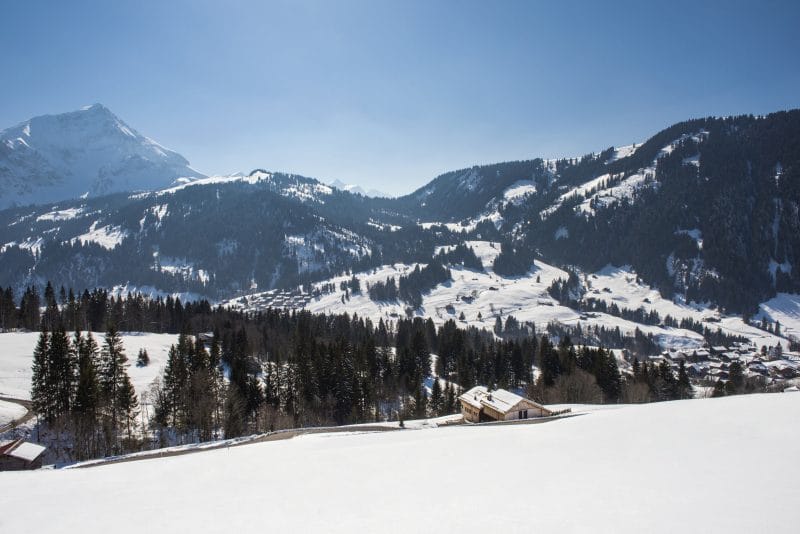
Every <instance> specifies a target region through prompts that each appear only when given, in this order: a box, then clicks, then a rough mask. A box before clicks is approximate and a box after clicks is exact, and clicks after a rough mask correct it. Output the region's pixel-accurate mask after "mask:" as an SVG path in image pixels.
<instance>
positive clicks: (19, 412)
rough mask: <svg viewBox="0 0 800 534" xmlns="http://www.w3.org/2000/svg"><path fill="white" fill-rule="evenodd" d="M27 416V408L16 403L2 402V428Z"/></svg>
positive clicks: (0, 409) (0, 405)
mask: <svg viewBox="0 0 800 534" xmlns="http://www.w3.org/2000/svg"><path fill="white" fill-rule="evenodd" d="M24 415H25V408H24V407H23V406H20V405H19V404H16V403H14V402H8V401H4V400H0V427H2V426H3V425H5V424H8V423H10V422H11V421H14V420H16V419H19V418H20V417H22V416H24Z"/></svg>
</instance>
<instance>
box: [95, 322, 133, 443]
mask: <svg viewBox="0 0 800 534" xmlns="http://www.w3.org/2000/svg"><path fill="white" fill-rule="evenodd" d="M127 363H128V357H127V356H126V355H125V348H124V347H123V345H122V338H121V337H120V335H119V332H118V331H117V329H116V327H115V326H114V325H113V323H111V324H110V325H109V327H108V329H107V330H106V336H105V341H104V342H103V348H102V350H101V351H100V369H99V371H100V372H99V378H100V380H99V381H100V390H101V392H102V398H103V405H104V407H105V412H106V416H107V417H109V419H110V421H109V422H110V431H111V442H112V446H113V447H114V448H115V449H116V447H117V446H118V442H117V432H118V430H119V425H120V423H121V422H124V423H126V426H127V424H128V422H129V420H130V417H131V413H132V412H131V411H130V410H132V409H133V408H135V405H134V404H133V403H132V402H130V393H131V390H130V389H129V384H130V378H129V377H128V371H127ZM134 401H135V397H134Z"/></svg>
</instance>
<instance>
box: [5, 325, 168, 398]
mask: <svg viewBox="0 0 800 534" xmlns="http://www.w3.org/2000/svg"><path fill="white" fill-rule="evenodd" d="M92 335H93V336H94V338H95V341H97V344H98V345H99V346H100V347H101V348H102V345H103V339H104V338H105V335H104V334H103V333H97V332H95V333H93V334H92ZM38 339H39V334H38V332H11V333H4V334H0V395H5V396H8V397H12V398H16V399H30V387H31V364H32V363H33V349H34V347H35V346H36V342H37V340H38ZM176 342H177V336H176V335H173V334H139V333H123V334H122V344H123V346H124V347H125V354H126V355H127V356H128V363H130V367H129V368H128V374H129V375H130V377H131V382H133V387H134V388H135V389H136V393H137V394H141V393H143V392H144V391H147V388H148V386H149V385H150V383H151V382H152V381H153V379H155V377H156V376H158V375H159V374H160V372H161V369H162V368H163V367H164V365H165V364H166V362H167V352H168V351H169V347H170V345H172V344H173V343H176ZM142 348H143V349H145V350H146V351H147V354H148V356H150V365H148V366H147V367H136V365H135V364H136V355H137V354H138V353H139V349H142Z"/></svg>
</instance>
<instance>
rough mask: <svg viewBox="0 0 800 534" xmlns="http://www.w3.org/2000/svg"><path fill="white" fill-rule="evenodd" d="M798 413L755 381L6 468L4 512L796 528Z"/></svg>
mask: <svg viewBox="0 0 800 534" xmlns="http://www.w3.org/2000/svg"><path fill="white" fill-rule="evenodd" d="M798 417H800V396H798V395H797V394H790V393H784V394H774V395H751V396H741V397H729V398H723V399H704V400H691V401H677V402H669V403H660V404H650V405H638V406H620V407H619V408H618V409H609V410H598V411H593V412H592V413H589V414H587V415H582V416H580V417H574V418H570V419H565V420H561V421H556V422H552V423H546V424H536V425H514V426H480V427H476V426H456V427H446V428H434V429H426V430H406V431H396V432H381V433H358V432H353V433H351V434H318V435H307V436H301V437H297V438H294V439H290V440H286V441H275V442H266V443H259V444H253V445H245V446H241V447H232V448H229V449H218V450H214V451H208V452H200V453H196V454H190V455H185V456H176V457H171V458H163V459H151V460H144V461H139V462H132V463H120V464H115V465H109V466H104V467H94V468H89V469H78V470H57V471H47V470H44V471H38V472H10V473H2V474H0V479H2V487H4V488H14V491H7V492H5V494H4V495H3V510H4V511H5V512H7V513H3V514H2V515H0V526H1V527H2V529H3V530H4V531H8V532H17V533H26V532H40V531H41V525H42V524H49V523H50V522H51V521H54V522H57V524H58V530H59V531H60V532H64V533H72V532H105V531H107V530H108V528H109V525H113V526H114V530H115V532H118V533H121V534H122V533H127V532H131V533H133V532H137V533H138V532H141V531H149V530H153V531H172V532H186V531H196V530H202V531H205V532H223V531H225V532H228V531H250V530H253V529H255V528H257V526H258V525H261V526H262V527H263V526H264V525H266V526H267V527H268V529H269V530H274V531H282V532H437V533H450V532H453V533H463V532H473V531H478V532H525V533H528V532H613V533H628V532H630V533H637V534H638V533H641V532H650V533H660V532H663V533H674V532H771V533H782V532H787V533H788V532H795V531H796V529H797V528H796V524H795V521H794V517H795V512H796V510H795V508H796V503H797V502H798V500H800V485H798V484H797V483H796V481H797V480H798V479H800V465H798V463H797V462H796V458H795V456H796V454H795V448H794V447H793V446H792V444H793V443H796V442H797V441H798V439H800V429H799V428H798V426H797V424H796V421H797V418H798ZM52 495H58V496H59V498H58V499H49V497H50V496H52ZM45 501H46V502H47V503H48V504H47V506H41V503H42V502H45ZM87 503H89V504H87ZM121 503H122V504H121ZM12 511H13V512H12ZM34 516H35V517H36V520H35V521H34V520H32V517H34ZM53 524H56V523H53ZM259 528H260V527H259Z"/></svg>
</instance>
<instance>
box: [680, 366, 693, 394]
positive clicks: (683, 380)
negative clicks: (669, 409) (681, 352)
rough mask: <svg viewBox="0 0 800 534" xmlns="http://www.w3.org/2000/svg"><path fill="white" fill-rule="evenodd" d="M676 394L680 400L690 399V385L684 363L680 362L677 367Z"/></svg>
mask: <svg viewBox="0 0 800 534" xmlns="http://www.w3.org/2000/svg"><path fill="white" fill-rule="evenodd" d="M678 393H679V396H680V398H681V399H691V398H692V384H691V382H690V381H689V375H688V374H687V373H686V363H685V362H684V361H683V360H681V361H680V364H679V367H678Z"/></svg>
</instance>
